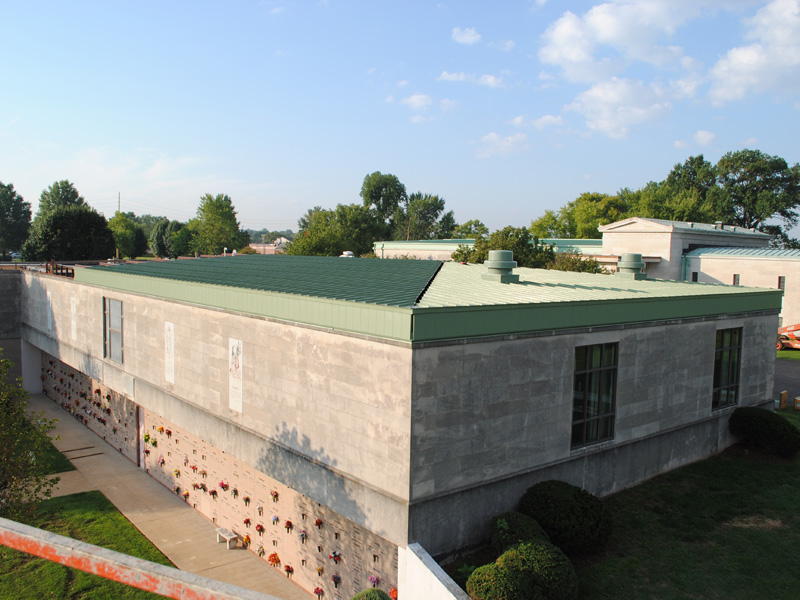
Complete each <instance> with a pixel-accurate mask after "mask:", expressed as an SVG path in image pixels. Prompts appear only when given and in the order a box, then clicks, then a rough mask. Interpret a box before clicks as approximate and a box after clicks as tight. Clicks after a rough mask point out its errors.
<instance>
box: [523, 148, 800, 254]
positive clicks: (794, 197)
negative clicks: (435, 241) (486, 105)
mask: <svg viewBox="0 0 800 600" xmlns="http://www.w3.org/2000/svg"><path fill="white" fill-rule="evenodd" d="M798 207H800V165H798V164H795V165H794V166H789V165H788V164H787V162H786V161H785V160H784V159H783V158H780V157H778V156H770V155H769V154H765V153H763V152H761V151H760V150H739V151H736V152H728V153H727V154H725V155H724V156H723V157H722V158H720V159H719V161H718V162H717V164H715V165H712V164H711V163H710V162H709V161H707V160H705V158H704V157H703V155H702V154H700V155H698V156H691V157H689V158H688V159H687V160H686V161H685V162H683V163H682V164H680V163H679V164H676V165H675V166H674V167H673V169H672V170H671V171H670V172H669V174H668V175H667V177H666V179H664V180H663V181H660V182H654V181H651V182H650V183H648V184H647V185H645V186H644V187H643V188H641V189H638V190H631V189H629V188H623V189H621V190H619V192H617V193H616V194H615V195H609V194H600V193H585V194H581V195H580V196H579V197H578V198H576V199H575V200H573V201H572V202H568V203H567V204H566V205H564V206H562V207H561V208H559V209H557V210H547V211H545V214H544V215H543V216H541V217H539V218H538V219H535V220H534V221H533V222H532V223H531V232H532V233H533V234H534V235H537V236H540V237H546V238H562V239H563V238H577V239H580V238H600V237H601V233H600V232H599V231H598V230H597V228H598V226H599V225H603V224H608V223H613V222H614V221H619V220H622V219H626V218H628V217H648V218H653V219H665V220H669V221H689V222H696V223H714V222H715V221H722V222H723V223H726V224H728V225H737V226H740V227H746V228H748V229H755V230H757V231H762V232H764V233H768V234H770V235H772V236H774V237H773V239H774V242H773V243H774V245H776V246H779V247H782V248H800V242H799V241H798V240H797V239H793V238H791V237H790V236H789V231H790V230H791V229H792V228H793V227H794V226H795V225H797V224H798V222H799V219H800V214H799V213H798Z"/></svg>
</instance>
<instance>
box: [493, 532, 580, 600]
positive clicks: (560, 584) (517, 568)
mask: <svg viewBox="0 0 800 600" xmlns="http://www.w3.org/2000/svg"><path fill="white" fill-rule="evenodd" d="M497 566H498V567H499V568H500V569H501V570H502V569H505V570H506V571H508V572H515V573H520V575H521V576H522V581H523V586H524V589H525V590H534V589H535V590H539V592H540V593H541V596H542V598H545V599H546V600H575V599H576V598H577V597H578V575H577V573H575V567H573V566H572V563H571V562H570V560H569V559H568V558H567V556H566V555H565V554H564V553H563V552H562V551H561V550H559V549H558V548H557V547H556V546H554V545H553V544H551V543H549V542H543V541H537V542H528V543H524V544H520V545H519V546H515V547H514V548H511V549H509V550H507V551H506V552H504V553H503V555H502V556H501V557H500V558H498V559H497Z"/></svg>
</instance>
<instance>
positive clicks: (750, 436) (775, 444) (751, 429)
mask: <svg viewBox="0 0 800 600" xmlns="http://www.w3.org/2000/svg"><path fill="white" fill-rule="evenodd" d="M728 428H729V429H730V430H731V433H732V434H734V435H738V436H741V437H743V438H745V439H746V440H747V441H749V442H750V443H751V444H753V446H755V447H756V448H758V449H759V450H761V451H762V452H765V453H767V454H774V455H776V456H783V457H786V458H792V457H793V456H796V455H797V453H798V451H800V431H798V430H797V428H796V427H795V426H794V425H792V424H791V423H790V422H789V421H787V420H786V419H784V418H783V417H782V416H781V415H779V414H776V413H774V412H772V411H771V410H767V409H766V408H758V407H756V406H743V407H741V408H737V409H736V410H734V411H733V413H732V414H731V417H730V419H729V420H728Z"/></svg>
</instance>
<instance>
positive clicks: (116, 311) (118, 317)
mask: <svg viewBox="0 0 800 600" xmlns="http://www.w3.org/2000/svg"><path fill="white" fill-rule="evenodd" d="M103 316H104V319H103V341H104V343H105V348H104V356H105V357H106V358H110V359H111V360H113V361H114V362H118V363H121V362H122V302H121V301H120V300H113V299H111V298H103Z"/></svg>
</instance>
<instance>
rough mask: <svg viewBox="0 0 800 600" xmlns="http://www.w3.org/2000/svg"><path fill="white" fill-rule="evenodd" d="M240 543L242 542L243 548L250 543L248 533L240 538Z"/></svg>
mask: <svg viewBox="0 0 800 600" xmlns="http://www.w3.org/2000/svg"><path fill="white" fill-rule="evenodd" d="M242 543H243V544H244V547H245V548H247V547H248V546H249V545H250V535H249V534H248V535H246V536H244V539H243V540H242Z"/></svg>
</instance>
